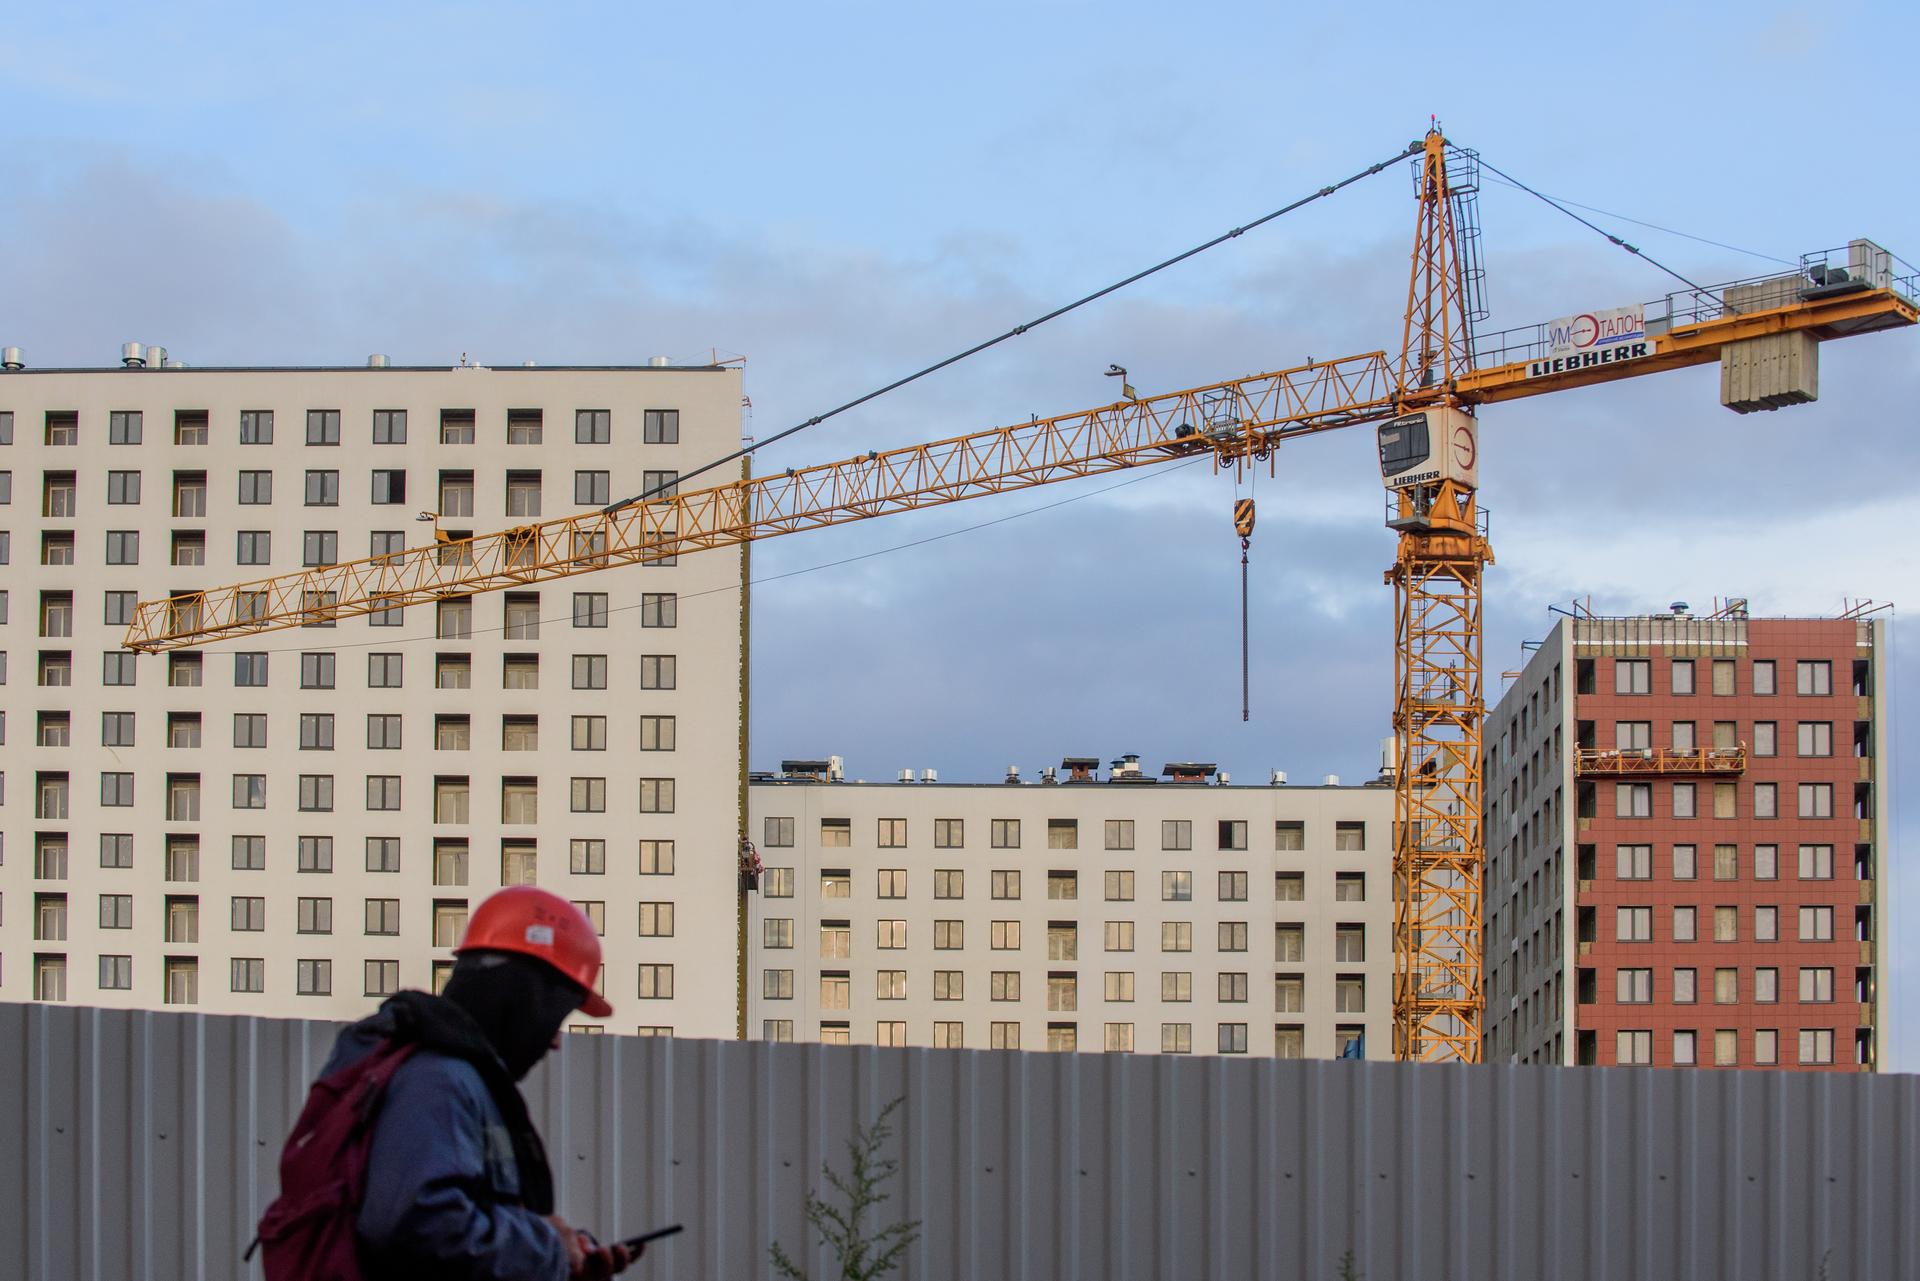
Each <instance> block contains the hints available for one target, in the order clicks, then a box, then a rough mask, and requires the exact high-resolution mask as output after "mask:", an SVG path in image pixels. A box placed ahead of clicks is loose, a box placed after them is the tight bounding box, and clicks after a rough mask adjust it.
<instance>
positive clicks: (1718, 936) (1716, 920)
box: [1713, 907, 1740, 943]
mask: <svg viewBox="0 0 1920 1281" xmlns="http://www.w3.org/2000/svg"><path fill="white" fill-rule="evenodd" d="M1739 940H1740V909H1739V908H1736V907H1716V908H1714V909H1713V941H1714V942H1716V943H1737V942H1738V941H1739Z"/></svg>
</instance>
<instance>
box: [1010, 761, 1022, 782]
mask: <svg viewBox="0 0 1920 1281" xmlns="http://www.w3.org/2000/svg"><path fill="white" fill-rule="evenodd" d="M1019 781H1020V767H1019V766H1018V765H1009V766H1007V782H1009V783H1018V782H1019Z"/></svg>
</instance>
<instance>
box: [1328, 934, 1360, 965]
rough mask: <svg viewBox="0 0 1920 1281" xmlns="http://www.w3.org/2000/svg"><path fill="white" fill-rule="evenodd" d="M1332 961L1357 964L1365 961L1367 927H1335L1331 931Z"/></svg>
mask: <svg viewBox="0 0 1920 1281" xmlns="http://www.w3.org/2000/svg"><path fill="white" fill-rule="evenodd" d="M1333 959H1334V960H1336V961H1345V962H1348V963H1349V964H1358V963H1360V962H1363V961H1365V960H1366V959H1367V927H1366V926H1364V925H1337V926H1335V927H1334V931H1333Z"/></svg>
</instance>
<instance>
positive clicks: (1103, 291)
mask: <svg viewBox="0 0 1920 1281" xmlns="http://www.w3.org/2000/svg"><path fill="white" fill-rule="evenodd" d="M1421 146H1422V144H1421V143H1419V142H1411V143H1408V144H1407V146H1406V149H1405V150H1403V151H1400V152H1399V153H1397V154H1395V155H1392V156H1389V157H1388V158H1387V159H1385V160H1382V161H1380V162H1379V163H1378V164H1373V165H1369V166H1367V167H1366V168H1365V169H1362V170H1360V171H1359V172H1358V173H1354V174H1349V175H1348V176H1347V177H1345V178H1342V179H1341V180H1340V181H1338V182H1335V183H1330V184H1329V185H1327V186H1325V187H1321V188H1320V189H1319V190H1318V191H1315V192H1313V193H1312V194H1310V195H1306V196H1302V197H1300V198H1299V199H1298V200H1295V201H1293V202H1292V203H1290V204H1285V205H1282V206H1281V207H1280V208H1278V209H1275V210H1274V211H1273V212H1272V213H1269V214H1262V215H1261V216H1260V217H1258V218H1255V219H1254V220H1253V221H1252V222H1249V223H1244V224H1242V225H1241V226H1238V227H1235V228H1233V229H1232V230H1231V231H1224V232H1221V233H1220V234H1219V235H1217V236H1215V237H1214V238H1213V239H1211V240H1206V241H1202V242H1201V243H1200V244H1197V245H1195V246H1193V248H1191V249H1187V250H1184V251H1183V252H1181V253H1177V254H1175V255H1174V256H1173V257H1171V258H1168V259H1166V260H1165V261H1163V262H1157V263H1155V264H1154V265H1153V266H1151V267H1148V268H1146V269H1144V270H1142V271H1136V272H1134V273H1133V274H1132V275H1131V276H1126V277H1124V278H1122V279H1120V280H1116V281H1114V282H1113V283H1112V284H1110V285H1105V286H1103V287H1101V288H1099V289H1096V290H1094V291H1093V292H1092V293H1090V294H1087V295H1086V296H1085V297H1082V298H1077V299H1075V300H1074V301H1072V302H1070V303H1067V304H1066V305H1064V306H1061V307H1056V308H1054V309H1053V310H1052V311H1049V312H1047V313H1046V314H1045V315H1043V316H1040V317H1037V318H1036V319H1033V320H1029V321H1027V322H1026V323H1025V324H1022V325H1015V326H1014V327H1013V328H1011V329H1009V330H1007V331H1006V332H1005V333H1002V334H999V335H998V336H996V337H993V338H989V339H987V340H986V341H984V342H979V343H975V344H974V345H973V346H971V347H968V348H966V349H965V350H964V351H957V352H955V353H954V354H953V355H951V356H948V357H946V358H945V359H944V360H937V361H935V362H934V363H933V364H931V365H928V366H927V367H926V368H924V369H920V370H917V371H916V372H914V373H911V374H908V375H906V376H905V377H904V378H896V379H894V380H893V381H892V382H890V383H888V384H886V385H885V386H883V387H876V388H874V389H873V390H872V391H870V392H867V393H866V394H864V395H861V396H856V397H854V398H853V399H852V400H849V401H847V402H846V403H845V404H844V405H838V406H836V407H834V408H832V409H829V410H827V411H826V412H825V413H820V414H815V415H814V416H813V417H811V418H809V419H807V420H805V421H804V422H799V423H795V424H794V425H793V426H791V427H788V428H786V429H785V430H783V431H777V432H775V433H774V434H773V435H771V436H769V437H767V438H766V439H765V440H758V441H755V442H754V443H753V444H751V445H745V446H742V447H741V448H739V449H736V450H734V451H733V452H732V453H730V454H728V455H726V456H725V457H724V458H716V459H714V460H713V461H712V462H710V463H705V464H703V465H701V466H699V467H696V468H694V469H693V470H692V471H690V472H683V473H681V474H680V475H679V476H677V477H675V478H674V479H673V480H672V481H666V482H662V483H661V484H658V485H655V486H654V487H653V488H652V489H649V490H647V491H645V492H644V493H639V494H635V495H634V496H633V497H632V498H623V499H621V500H620V501H619V502H617V503H609V504H608V505H607V506H605V507H603V508H601V509H600V510H601V511H602V512H603V513H604V514H606V515H609V516H611V515H612V514H613V513H615V512H617V511H620V510H621V509H623V508H627V507H631V506H633V505H634V504H635V503H641V502H645V501H646V500H647V499H649V498H655V497H658V496H659V495H661V494H663V493H665V492H666V491H667V490H668V489H670V488H672V487H673V486H675V485H681V484H684V483H685V482H686V481H688V480H689V479H691V478H693V477H695V476H699V475H702V474H703V473H705V472H710V471H713V470H715V469H716V468H720V467H724V466H726V465H727V464H728V463H733V462H738V461H740V460H741V459H742V458H745V457H747V456H748V455H749V454H752V453H755V452H757V451H758V450H761V449H764V448H766V447H767V446H768V445H771V444H773V443H774V442H776V441H780V440H785V439H786V438H787V437H789V436H792V435H794V434H795V433H797V432H802V431H805V430H806V429H807V428H809V427H817V426H819V425H820V424H821V423H823V422H825V421H827V419H829V418H832V417H834V416H835V415H838V414H844V413H846V412H847V411H848V410H849V409H855V408H858V407H859V406H861V405H864V404H866V403H867V402H868V401H870V400H877V399H878V398H880V397H881V396H884V395H886V394H887V393H888V392H890V391H897V390H898V389H900V388H902V387H905V386H906V385H907V384H908V383H912V382H918V381H919V380H920V379H922V378H925V377H926V376H927V375H928V374H932V373H937V372H939V371H940V370H942V369H945V368H946V367H947V366H949V365H954V364H958V363H959V362H960V361H963V360H965V359H967V358H968V357H969V356H977V355H979V354H980V353H981V352H983V351H986V350H987V349H988V348H990V347H997V346H999V345H1000V344H1001V343H1003V342H1006V341H1007V340H1008V339H1010V338H1018V337H1019V336H1020V335H1021V334H1024V333H1027V332H1028V331H1029V330H1033V329H1038V328H1039V327H1040V326H1041V325H1044V324H1046V323H1047V322H1048V321H1049V320H1057V319H1059V318H1060V317H1061V316H1064V315H1066V314H1067V313H1068V312H1070V311H1077V310H1079V309H1080V308H1081V307H1084V306H1086V305H1087V304H1088V303H1090V302H1096V301H1098V300H1099V299H1101V298H1105V297H1106V296H1107V295H1108V294H1111V293H1116V292H1118V291H1119V290H1122V289H1125V288H1126V287H1127V286H1128V285H1131V284H1136V283H1138V282H1139V281H1142V280H1145V279H1146V278H1147V277H1148V276H1151V275H1153V274H1155V273H1156V272H1161V271H1165V270H1166V269H1167V268H1168V267H1172V266H1174V265H1176V264H1177V263H1182V262H1185V261H1186V260H1187V259H1189V258H1192V257H1194V256H1195V255H1196V254H1202V253H1205V252H1206V251H1207V250H1209V249H1212V248H1214V247H1215V246H1216V245H1221V244H1225V243H1226V242H1227V241H1229V240H1232V239H1234V238H1236V237H1238V236H1242V235H1245V234H1246V233H1247V232H1249V231H1252V230H1254V229H1255V228H1256V227H1260V226H1264V225H1265V224H1267V223H1269V222H1272V221H1273V220H1274V219H1276V218H1279V217H1282V216H1283V215H1286V214H1290V213H1292V212H1293V211H1294V210H1296V209H1300V208H1303V207H1305V206H1307V205H1310V204H1312V203H1313V202H1314V201H1316V200H1324V199H1326V198H1327V197H1328V196H1331V195H1332V194H1333V193H1334V192H1336V191H1339V190H1341V189H1342V188H1345V187H1350V186H1352V185H1353V184H1354V183H1356V182H1359V181H1360V180H1361V179H1362V178H1367V177H1371V176H1372V175H1374V174H1377V173H1379V172H1380V171H1381V170H1382V169H1385V168H1386V167H1387V166H1388V165H1392V164H1396V163H1398V162H1399V161H1401V160H1404V159H1406V158H1407V157H1408V156H1411V155H1413V154H1415V153H1416V152H1418V151H1419V150H1420V149H1421ZM1635 252H1636V253H1637V252H1638V250H1636V251H1635Z"/></svg>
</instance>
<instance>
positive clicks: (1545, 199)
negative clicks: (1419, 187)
mask: <svg viewBox="0 0 1920 1281" xmlns="http://www.w3.org/2000/svg"><path fill="white" fill-rule="evenodd" d="M1480 164H1481V166H1482V167H1483V168H1486V169H1489V170H1492V171H1493V172H1494V173H1496V174H1499V175H1500V176H1501V177H1502V178H1505V179H1506V180H1507V181H1508V182H1510V183H1512V184H1513V185H1514V186H1516V187H1518V188H1520V190H1522V191H1524V192H1526V193H1527V194H1528V195H1529V196H1532V197H1533V198H1534V199H1536V200H1538V201H1540V202H1541V203H1543V204H1546V205H1549V206H1551V207H1553V208H1555V209H1558V210H1559V211H1560V212H1561V213H1563V214H1565V215H1566V216H1567V217H1569V218H1571V219H1573V220H1574V221H1575V222H1577V223H1579V224H1580V225H1581V226H1582V227H1585V228H1587V229H1588V230H1589V231H1592V232H1595V233H1597V234H1598V235H1601V236H1605V237H1606V238H1607V240H1608V241H1610V242H1611V243H1613V244H1616V245H1618V246H1620V248H1622V249H1624V250H1626V251H1627V252H1628V253H1630V254H1632V255H1633V256H1634V257H1636V258H1639V259H1641V260H1642V261H1643V262H1646V263H1648V264H1649V265H1651V266H1654V267H1657V268H1659V269H1660V270H1661V271H1664V272H1666V273H1667V274H1668V275H1669V276H1672V277H1673V278H1674V279H1675V280H1677V281H1679V282H1680V283H1681V284H1683V285H1685V286H1686V287H1687V288H1689V289H1691V290H1693V291H1694V292H1695V293H1699V294H1705V295H1707V296H1708V297H1709V298H1711V297H1713V296H1714V294H1713V291H1712V290H1711V289H1708V288H1707V287H1706V286H1705V285H1700V284H1695V283H1694V282H1693V281H1691V280H1688V279H1687V278H1686V277H1685V276H1683V275H1681V274H1680V273H1679V272H1677V271H1675V270H1674V269H1673V268H1671V267H1669V266H1667V264H1665V263H1663V262H1661V261H1660V260H1659V259H1658V258H1655V257H1653V255H1651V254H1649V253H1647V252H1646V251H1645V250H1643V249H1641V248H1640V246H1638V245H1634V244H1629V243H1628V242H1627V241H1625V240H1623V239H1622V238H1621V237H1619V236H1616V235H1614V234H1613V233H1612V232H1611V231H1608V230H1606V229H1605V228H1604V227H1600V226H1597V225H1596V224H1594V223H1591V222H1589V221H1587V220H1586V219H1585V218H1582V217H1581V216H1580V215H1579V214H1577V213H1575V212H1574V211H1573V210H1571V209H1569V208H1567V207H1566V206H1565V205H1563V204H1561V203H1560V202H1559V201H1558V200H1555V199H1554V198H1553V197H1552V196H1547V195H1542V194H1541V193H1540V192H1538V191H1535V190H1534V189H1533V188H1532V187H1529V186H1528V185H1527V184H1526V183H1524V182H1521V181H1520V180H1519V179H1518V178H1516V177H1514V176H1513V175H1512V174H1510V173H1508V172H1506V171H1505V170H1504V169H1500V168H1498V167H1496V166H1495V165H1492V164H1489V163H1488V162H1487V160H1486V158H1485V157H1481V160H1480ZM1724 303H1725V300H1724V299H1722V304H1723V305H1724Z"/></svg>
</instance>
